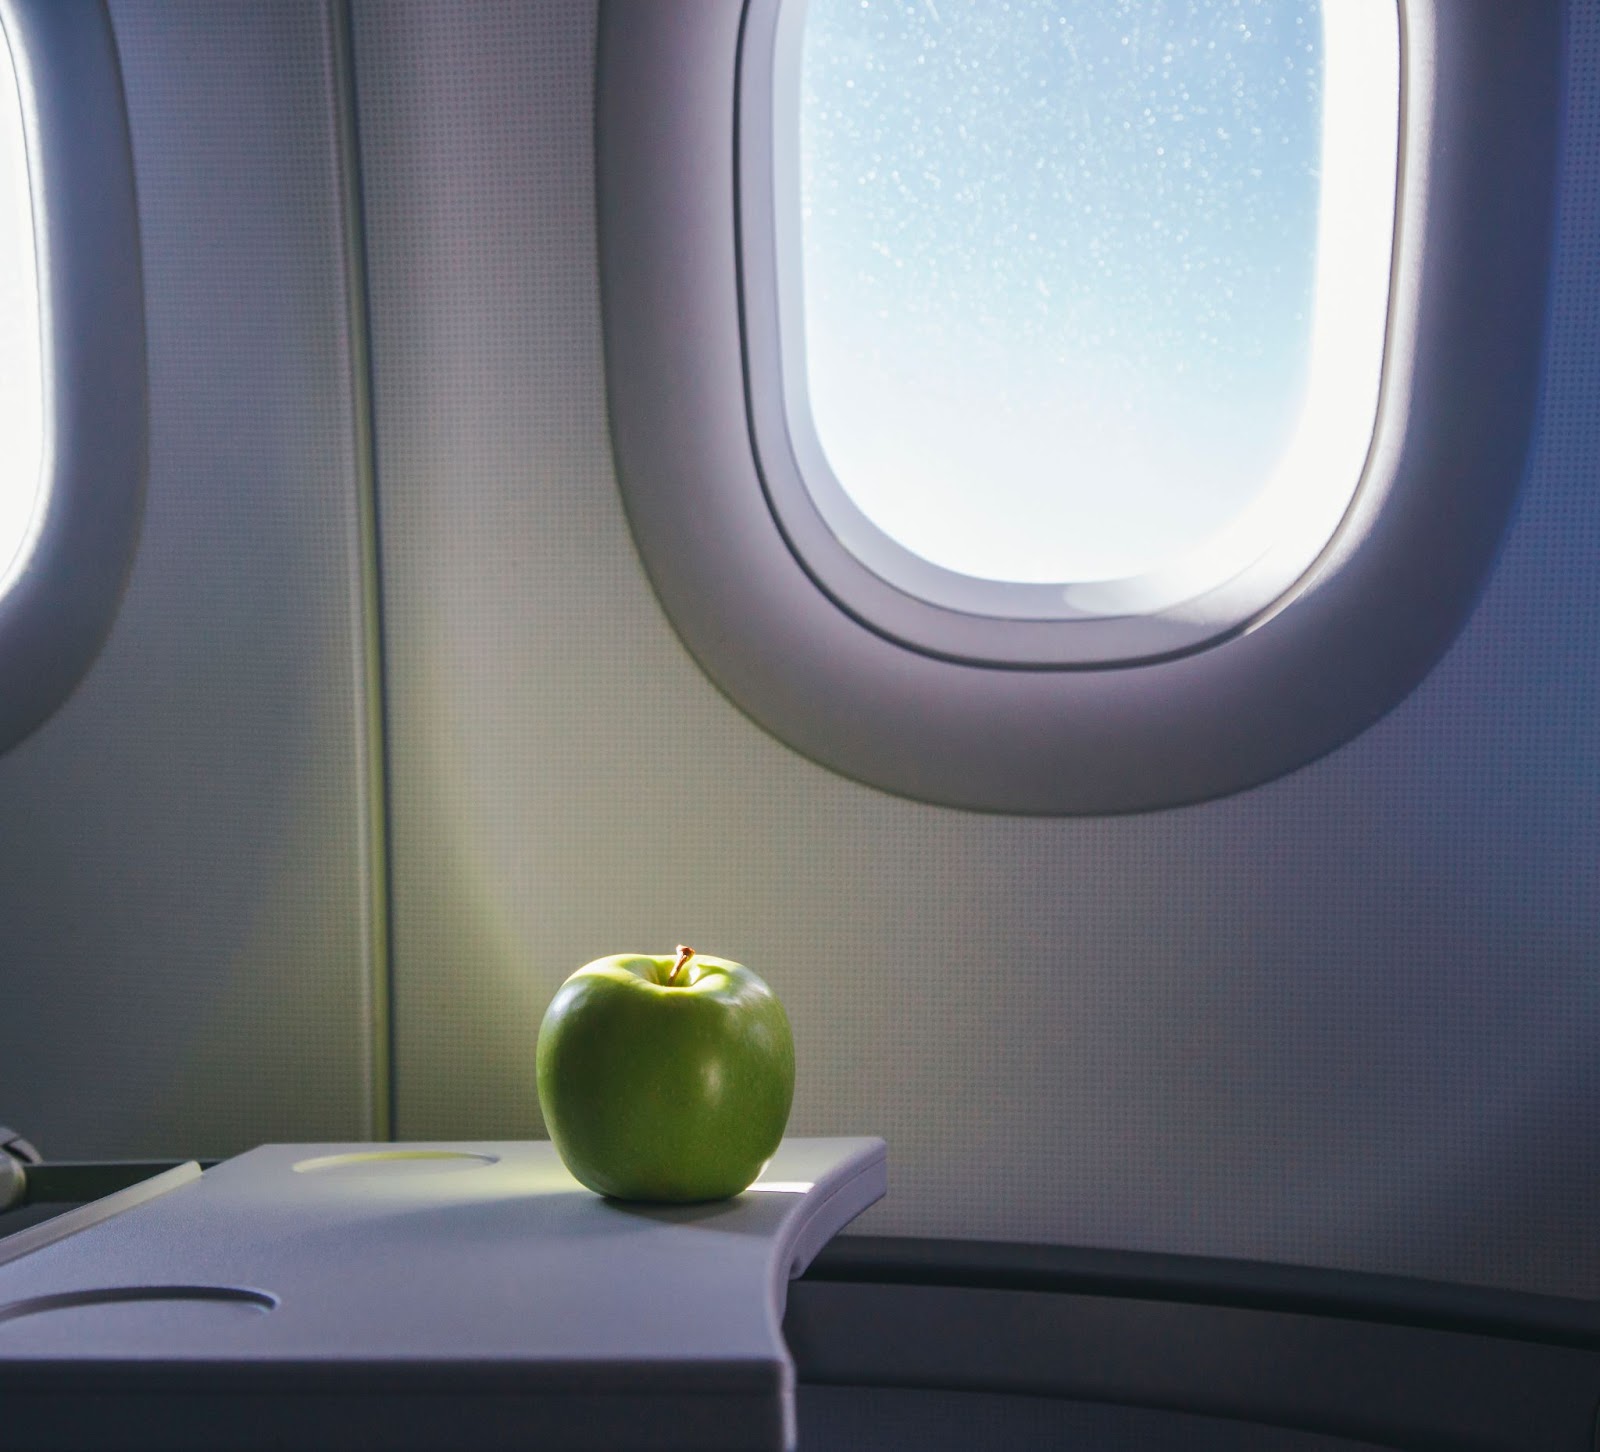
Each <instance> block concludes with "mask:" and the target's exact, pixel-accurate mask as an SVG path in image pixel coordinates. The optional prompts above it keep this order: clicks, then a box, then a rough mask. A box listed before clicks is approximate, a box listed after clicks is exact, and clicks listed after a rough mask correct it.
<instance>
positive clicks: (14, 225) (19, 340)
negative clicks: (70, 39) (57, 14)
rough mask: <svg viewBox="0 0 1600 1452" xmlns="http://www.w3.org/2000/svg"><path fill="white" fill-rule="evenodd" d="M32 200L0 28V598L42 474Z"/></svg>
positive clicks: (20, 554)
mask: <svg viewBox="0 0 1600 1452" xmlns="http://www.w3.org/2000/svg"><path fill="white" fill-rule="evenodd" d="M39 339H40V326H39V281H38V267H37V263H36V261H35V257H34V242H33V203H32V199H31V196H30V192H29V188H28V157H27V151H26V148H25V145H24V142H23V133H22V106H21V100H20V97H19V95H18V90H17V77H16V72H15V70H14V69H13V65H12V59H11V51H10V48H9V47H8V45H7V43H6V37H5V32H4V29H3V28H0V595H4V594H5V592H6V590H7V589H8V588H9V587H10V585H11V582H12V581H13V580H14V579H15V578H16V576H17V574H18V573H19V572H20V571H21V570H22V568H23V566H25V565H26V564H27V559H28V555H29V553H30V552H31V549H32V545H33V539H34V536H35V534H36V532H37V529H38V523H39V515H40V512H41V510H40V506H41V504H42V502H43V501H42V500H41V499H40V493H41V486H42V481H43V477H44V467H43V466H44V392H43V368H42V363H41V358H40V342H39Z"/></svg>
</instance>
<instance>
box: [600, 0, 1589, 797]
mask: <svg viewBox="0 0 1600 1452" xmlns="http://www.w3.org/2000/svg"><path fill="white" fill-rule="evenodd" d="M746 13H747V12H746V8H745V7H743V6H735V5H729V6H692V7H677V6H654V5H652V4H651V3H650V0H606V3H604V4H603V6H602V10H601V17H600V38H599V39H600V44H599V56H598V64H597V106H596V125H597V158H596V160H597V191H598V197H597V201H598V218H599V248H600V281H601V290H602V302H603V311H604V330H605V356H606V377H607V387H608V397H609V406H610V416H611V430H612V441H613V448H614V454H615V459H616V464H617V472H618V480H619V487H620V489H621V492H622V497H623V501H624V505H625V508H626V510H627V514H628V519H629V522H630V525H631V528H632V530H633V534H634V538H635V540H636V542H637V544H638V547H639V550H640V554H641V556H642V558H643V561H644V564H645V568H646V570H647V572H648V574H649V576H650V579H651V581H652V584H653V586H654V588H655V590H656V593H657V596H658V598H659V599H660V601H661V604H662V606H663V608H664V609H665V611H666V613H667V615H668V617H669V619H670V620H671V621H672V623H673V625H674V626H675V628H676V629H677V631H678V633H679V635H680V637H681V638H682V639H683V641H684V643H685V645H686V646H687V647H688V649H689V650H690V652H691V653H692V654H693V656H694V657H695V659H696V660H697V661H698V662H699V663H700V665H701V667H702V668H703V669H704V670H705V671H706V673H707V674H708V676H709V677H710V678H711V679H712V680H713V682H715V683H716V684H717V686H718V687H719V688H720V689H721V690H722V691H723V692H724V693H725V694H726V695H727V696H728V697H729V698H730V699H731V700H733V701H734V703H735V704H737V705H738V706H739V707H740V708H741V709H742V710H743V711H744V712H745V713H746V714H747V715H749V716H750V717H751V718H752V719H753V720H755V721H756V722H757V723H759V724H760V725H762V726H763V727H764V728H765V729H767V730H768V731H770V732H771V733H772V734H773V735H775V736H777V737H778V738H779V739H780V740H783V741H785V742H786V743H787V744H789V745H790V746H792V747H794V748H795V749H796V750H798V751H800V752H801V753H803V754H804V755H806V756H808V757H810V758H811V759H813V760H815V761H817V762H820V763H822V764H823V765H825V766H828V767H830V768H832V769H834V770H836V771H839V772H841V773H843V774H844V775H847V776H849V777H852V778H854V779H856V780H858V781H862V782H865V783H867V784H870V785H873V786H876V787H879V788H881V789H884V790H887V791H890V792H894V793H896V794H899V795H903V796H907V797H911V798H914V799H918V800H922V801H928V802H934V803H939V804H943V805H949V806H956V807H964V808H969V809H975V810H984V811H997V812H1008V813H1027V814H1105V813H1115V812H1127V811H1141V810H1150V809H1154V808H1159V807H1167V806H1175V805H1179V804H1183V803H1187V802H1194V801H1201V800H1206V799H1209V798H1213V797H1217V796H1221V795H1225V794H1227V793H1230V792H1234V791H1238V790H1241V789H1244V788H1246V787H1249V786H1253V785H1256V784H1259V783H1261V782H1265V781H1269V780H1271V779H1273V778H1275V777H1277V776H1280V775H1282V774H1283V773H1285V772H1287V771H1291V770H1293V769H1295V768H1296V767H1299V766H1301V765H1304V764H1305V763H1307V762H1309V761H1312V760H1314V759H1316V758H1317V757H1319V756H1322V755H1323V754H1325V753H1326V752H1328V751H1330V750H1332V749H1334V748H1335V747H1337V746H1339V745H1340V744H1342V743H1343V742H1345V741H1347V740H1349V739H1350V738H1351V737H1353V736H1355V735H1356V734H1357V733H1358V732H1360V731H1362V730H1363V729H1365V728H1366V727H1367V726H1369V725H1371V724H1372V723H1373V722H1374V721H1376V720H1377V719H1379V718H1380V717H1381V716H1382V715H1383V714H1384V713H1385V712H1387V711H1388V710H1390V709H1392V708H1393V706H1395V705H1396V704H1397V703H1398V702H1399V701H1400V700H1401V699H1403V698H1404V697H1405V696H1406V695H1407V694H1408V693H1409V692H1410V691H1411V690H1412V689H1413V688H1414V687H1415V686H1416V685H1417V684H1418V682H1420V681H1421V680H1422V678H1423V677H1424V676H1425V675H1426V674H1427V672H1428V671H1429V670H1430V669H1431V668H1432V666H1433V664H1434V663H1435V662H1436V661H1437V660H1438V659H1439V658H1440V656H1441V655H1442V654H1443V653H1444V651H1445V649H1446V648H1447V647H1448V646H1449V644H1450V642H1451V641H1452V640H1453V639H1454V637H1455V636H1456V634H1457V633H1458V631H1459V630H1460V628H1461V627H1462V625H1463V624H1464V623H1465V621H1466V619H1467V617H1468V615H1469V614H1470V612H1471V609H1472V607H1473V605H1474V603H1475V602H1476V600H1477V598H1478V595H1479V592H1480V591H1481V589H1482V586H1483V584H1484V582H1485V580H1486V579H1487V576H1488V573H1489V571H1490V569H1491V568H1492V565H1493V562H1494V559H1495V556H1496V554H1497V551H1498V548H1499V543H1500V540H1501V537H1502V535H1503V533H1504V530H1505V527H1506V524H1507V521H1508V520H1509V518H1510V515H1511V512H1512V509H1513V506H1514V502H1515V498H1516V494H1517V490H1518V487H1519V485H1520V482H1521V478H1522V474H1523V472H1524V468H1525V465H1526V457H1527V451H1528V444H1529V440H1530V438H1531V434H1532V425H1533V420H1534V413H1535V408H1536V404H1537V398H1538V390H1539V381H1540V374H1541V363H1542V352H1543V334H1544V325H1545V315H1546V311H1547V296H1548V290H1549V258H1550V247H1551V241H1552V227H1553V214H1554V205H1553V204H1554V192H1555V186H1554V182H1555V166H1556V159H1557V147H1558V139H1559V129H1560V110H1561V107H1560V100H1561V39H1562V36H1563V34H1564V28H1565V26H1564V22H1565V13H1566V7H1565V3H1564V0H1540V3H1539V4H1537V5H1529V6H1524V7H1518V9H1517V13H1516V15H1515V16H1514V17H1512V16H1510V15H1509V14H1508V13H1507V12H1506V11H1505V9H1504V7H1503V6H1501V5H1499V4H1497V3H1496V0H1449V3H1443V0H1403V3H1402V5H1401V64H1402V105H1401V115H1402V123H1401V125H1402V145H1401V155H1400V173H1399V174H1400V184H1399V187H1400V199H1399V206H1398V221H1397V234H1396V255H1395V261H1394V271H1393V286H1392V292H1391V310H1390V331H1389V343H1388V353H1387V355H1386V358H1387V361H1386V366H1385V383H1384V389H1383V397H1382V399H1381V402H1380V407H1379V424H1378V433H1377V438H1376V441H1375V445H1374V448H1373V450H1372V453H1371V455H1370V456H1369V461H1368V471H1367V476H1366V479H1365V481H1364V482H1363V485H1362V487H1361V490H1360V491H1359V494H1358V496H1357V501H1356V504H1355V506H1354V507H1353V509H1352V512H1351V514H1350V516H1348V517H1347V520H1346V524H1345V527H1344V528H1343V530H1342V531H1341V533H1340V534H1339V535H1338V536H1337V537H1336V538H1335V540H1334V543H1333V545H1332V546H1331V547H1330V548H1329V549H1328V550H1327V551H1325V552H1324V554H1323V556H1322V557H1321V558H1320V559H1319V561H1318V562H1317V564H1316V565H1315V566H1314V568H1313V570H1312V572H1311V573H1310V574H1309V575H1308V576H1307V577H1305V578H1304V579H1303V580H1302V581H1301V583H1300V585H1299V587H1298V588H1297V589H1296V590H1295V591H1294V592H1293V593H1292V595H1290V596H1289V597H1287V598H1286V599H1282V600H1280V601H1278V602H1277V603H1276V604H1275V605H1273V606H1272V607H1269V608H1268V609H1266V610H1264V611H1262V612H1260V613H1259V614H1258V615H1257V616H1255V617H1254V618H1252V619H1251V620H1250V621H1248V622H1247V623H1246V624H1245V625H1243V626H1241V627H1240V628H1238V629H1237V630H1235V631H1233V632H1231V633H1230V634H1228V635H1226V636H1224V637H1222V638H1221V639H1218V640H1215V641H1213V642H1211V643H1210V644H1208V645H1207V646H1206V647H1205V648H1204V649H1200V650H1195V651H1192V652H1188V653H1182V654H1175V655H1170V656H1164V657H1160V658H1155V659H1149V660H1145V661H1141V662H1139V663H1137V664H1119V665H1115V666H1102V665H1095V664H1089V665H1072V666H1062V665H1059V664H1048V663H1045V662H1040V661H1037V660H1036V661H1034V662H1029V661H1027V660H1018V659H1011V660H1005V661H1002V660H996V659H994V658H993V655H992V653H991V654H989V655H988V656H986V655H985V654H984V651H983V650H982V648H981V645H980V647H979V648H978V649H971V648H967V647H966V646H965V644H964V643H962V642H952V644H951V647H950V648H949V649H947V650H930V649H926V648H922V649H914V648H912V647H910V646H908V645H906V644H904V643H903V642H902V641H900V640H898V639H896V638H895V637H894V635H893V633H892V632H891V631H888V630H886V629H885V628H884V627H883V624H882V623H881V622H878V621H875V620H874V619H872V618H871V617H870V615H868V614H867V613H866V612H864V611H860V610H858V609H853V608H851V607H850V606H849V605H847V604H843V603H841V602H840V601H839V600H837V599H836V598H835V597H834V596H832V595H830V594H829V593H828V592H827V591H826V590H825V589H824V588H822V586H821V585H819V583H818V582H817V581H816V580H815V579H814V578H813V575H812V573H811V572H810V571H809V570H808V569H807V568H806V562H805V561H804V560H803V559H802V558H801V557H800V556H799V555H797V553H796V551H795V550H794V549H793V548H792V547H791V544H790V542H789V540H788V539H787V538H786V536H785V535H784V533H783V531H782V529H781V527H780V525H779V522H778V520H777V518H776V516H775V515H774V513H773V511H772V509H771V507H770V505H769V502H768V499H767V495H766V492H765V489H764V485H763V479H762V475H761V470H760V465H759V462H758V456H757V453H756V449H755V445H754V442H753V436H754V434H753V425H752V420H751V416H750V408H749V397H748V377H747V359H746V352H745V348H746V339H747V326H746V320H745V317H744V313H743V294H742V290H741V289H742V282H741V276H740V246H739V235H738V228H739V207H738V192H739V180H738V170H737V156H738V139H737V125H738V121H737V118H738V116H739V95H738V77H739V73H740V72H739V65H738V60H739V55H740V38H741V29H742V26H743V24H744V21H745V18H746ZM1439 138H1448V144H1447V145H1444V144H1439V145H1436V144H1435V141H1436V140H1437V139H1439ZM1397 358H1398V359H1401V360H1404V362H1405V363H1406V364H1407V366H1405V367H1401V368H1397V367H1395V366H1394V360H1395V359H1397ZM1462 358H1475V359H1484V360H1490V361H1487V362H1485V363H1484V364H1483V365H1482V366H1480V367H1478V368H1476V369H1468V368H1462V367H1460V366H1459V360H1460V359H1462ZM988 623H989V622H985V624H986V625H987V624H988ZM1004 624H1005V625H1006V626H1007V627H1008V628H1010V629H1012V630H1013V631H1014V632H1016V633H1017V638H1018V639H1019V640H1020V639H1021V637H1022V636H1023V635H1024V634H1026V633H1027V632H1028V631H1029V630H1030V628H1034V629H1046V630H1047V629H1049V627H1050V626H1051V625H1052V624H1054V622H1034V621H1007V622H1004ZM1024 653H1025V652H1021V651H1019V654H1024Z"/></svg>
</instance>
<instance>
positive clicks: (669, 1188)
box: [536, 949, 794, 1204]
mask: <svg viewBox="0 0 1600 1452" xmlns="http://www.w3.org/2000/svg"><path fill="white" fill-rule="evenodd" d="M536 1058H537V1077H538V1088H539V1105H540V1108H541V1109H542V1110H543V1113H544V1121H545V1126H546V1128H547V1129H548V1130H549V1132H550V1138H551V1139H552V1140H553V1141H554V1143H555V1146H556V1151H557V1153H558V1154H560V1156H561V1159H562V1161H563V1163H565V1165H566V1166H567V1168H568V1169H569V1170H570V1171H571V1172H572V1174H573V1176H574V1178H576V1179H577V1180H578V1181H579V1182H580V1183H581V1184H583V1185H586V1186H587V1187H588V1188H589V1189H591V1190H594V1191H596V1192H597V1193H599V1194H601V1195H609V1196H611V1197H612V1198H614V1199H619V1200H636V1201H644V1202H651V1203H658V1204H659V1203H686V1202H692V1201H701V1200H723V1199H727V1198H728V1197H730V1196H733V1195H737V1194H738V1193H739V1192H740V1191H741V1190H743V1189H745V1188H746V1187H747V1186H748V1185H749V1184H750V1183H751V1182H752V1181H753V1180H754V1179H755V1178H756V1176H757V1175H759V1174H760V1173H761V1168H762V1166H763V1165H765V1164H766V1162H767V1161H768V1160H769V1159H770V1158H771V1157H772V1155H773V1153H774V1152H775V1151H776V1150H777V1148H778V1143H779V1141H780V1140H781V1139H782V1138H783V1131H784V1127H785V1126H786V1125H787V1123H788V1121H789V1108H790V1105H791V1104H792V1102H793V1099H794V1038H793V1035H792V1033H791V1031H790V1028H789V1018H788V1015H787V1014H786V1013H785V1012H784V1010H783V1005H782V1003H780V1002H779V1001H778V998H777V995H775V994H774V993H773V992H772V990H771V989H770V988H769V987H768V986H767V985H766V983H765V982H764V981H763V980H762V979H761V978H760V977H759V976H758V975H757V974H756V973H754V972H752V971H751V970H750V969H749V968H746V967H745V966H744V965H743V964H741V963H733V962H730V961H729V960H727V959H725V958H713V957H706V956H703V955H700V954H696V953H695V952H694V951H693V950H692V949H680V950H679V952H678V953H677V954H675V955H667V956H659V957H658V956H652V955H649V954H639V953H622V954H617V955H615V956H613V957H609V958H598V959H596V960H595V961H594V962H592V963H587V964H585V965H584V966H583V967H582V968H580V969H578V971H577V972H576V973H574V974H573V975H572V976H571V977H570V978H568V979H567V981H566V982H565V983H563V984H562V985H561V987H560V989H559V990H558V991H557V993H556V996H555V998H554V999H552V1000H551V1003H550V1007H549V1008H548V1009H547V1010H546V1011H545V1015H544V1021H543V1023H542V1024H541V1025H540V1028H539V1043H538V1051H537V1056H536Z"/></svg>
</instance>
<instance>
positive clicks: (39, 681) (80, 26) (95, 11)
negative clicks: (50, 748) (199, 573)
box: [0, 0, 148, 751]
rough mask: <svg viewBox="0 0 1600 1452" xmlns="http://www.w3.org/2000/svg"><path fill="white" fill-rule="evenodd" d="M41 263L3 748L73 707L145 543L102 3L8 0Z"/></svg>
mask: <svg viewBox="0 0 1600 1452" xmlns="http://www.w3.org/2000/svg"><path fill="white" fill-rule="evenodd" d="M0 24H3V25H4V26H5V30H6V35H7V37H8V38H9V40H10V43H11V53H12V59H13V61H14V63H15V66H16V71H17V82H18V89H19V91H20V93H21V99H22V113H23V129H24V133H25V136H26V139H27V154H28V168H29V181H30V190H31V193H32V198H33V210H34V247H35V255H36V256H37V258H38V263H39V274H40V278H39V282H40V286H39V301H40V313H41V345H42V346H41V351H42V354H43V362H44V369H43V372H44V381H45V398H44V421H45V426H44V433H45V446H44V465H43V467H44V469H45V471H46V480H45V483H44V488H45V490H46V491H47V492H46V496H45V501H44V507H43V511H42V515H41V518H40V522H39V526H38V530H37V534H36V536H35V539H34V544H33V548H32V552H31V554H30V556H29V558H28V561H27V563H26V565H25V566H24V567H23V568H22V570H21V571H20V572H19V573H18V574H17V576H16V577H15V578H14V579H13V581H12V582H11V585H10V588H9V589H8V590H7V591H6V593H5V595H4V596H0V751H5V750H7V749H9V748H10V747H12V746H15V745H16V744H17V743H18V742H19V741H21V740H22V739H24V738H25V737H26V736H28V735H29V734H30V733H31V732H32V731H33V730H35V729H36V728H37V727H38V726H39V725H40V724H41V723H42V722H44V721H45V720H47V719H48V718H49V717H50V716H51V715H52V714H54V712H55V711H56V710H57V708H58V707H60V705H61V704H62V702H64V701H65V700H66V699H67V697H68V696H69V695H71V693H72V691H73V690H74V689H75V688H76V686H77V684H78V682H79V681H80V680H81V679H82V678H83V676H84V674H85V673H86V672H87V670H88V669H89V666H90V665H91V664H92V663H93V661H94V659H95V657H96V656H97V655H98V654H99V651H100V648H101V646H102V645H103V644H104V642H105V639H106V636H107V634H108V633H109V631H110V629H111V624H112V621H113V620H114V618H115V616H116V613H117V608H118V606H119V605H120V603H121V600H122V596H123V592H124V590H125V588H126V584H127V579H128V575H129V572H130V570H131V568H132V564H133V557H134V553H135V550H136V547H137V543H138V535H139V524H140V519H141V515H142V512H143V506H144V491H145V476H146V469H147V460H148V382H147V376H146V357H145V323H144V281H143V273H142V268H141V262H140V250H139V221H138V207H137V201H136V197H135V191H134V175H133V154H132V145H131V140H130V137H129V131H128V118H127V106H126V102H125V99H124V95H123V86H122V71H121V66H120V64H119V63H118V59H117V50H116V43H115V37H114V35H113V33H112V28H111V19H110V15H109V13H108V12H107V10H106V7H105V4H104V3H103V0H88V3H77V4H71V5H65V4H60V3H52V0H0Z"/></svg>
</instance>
